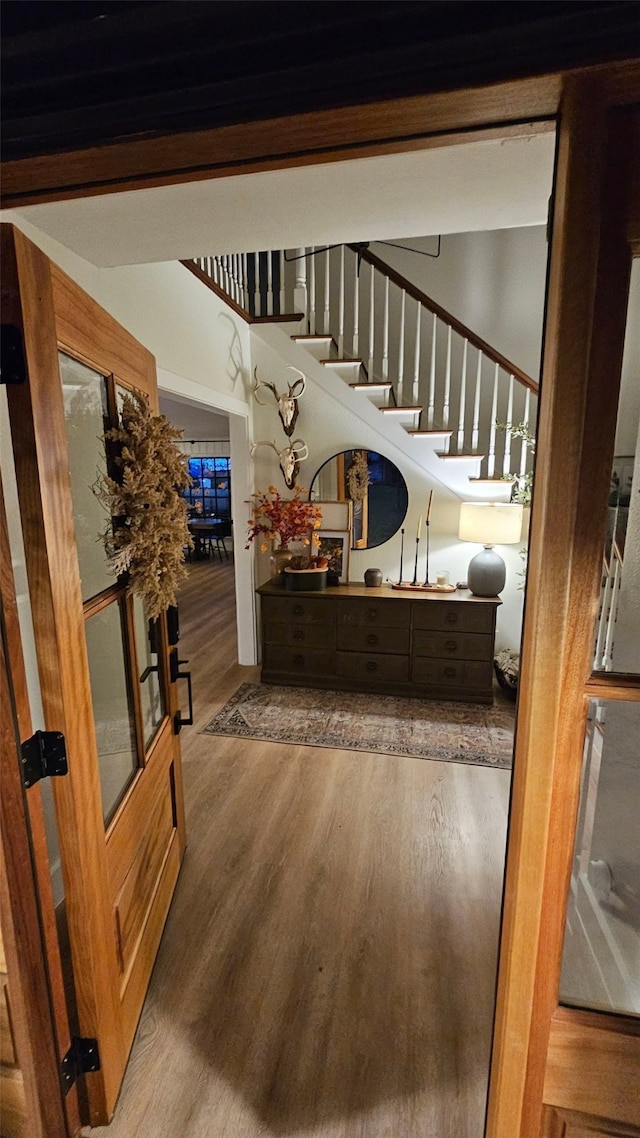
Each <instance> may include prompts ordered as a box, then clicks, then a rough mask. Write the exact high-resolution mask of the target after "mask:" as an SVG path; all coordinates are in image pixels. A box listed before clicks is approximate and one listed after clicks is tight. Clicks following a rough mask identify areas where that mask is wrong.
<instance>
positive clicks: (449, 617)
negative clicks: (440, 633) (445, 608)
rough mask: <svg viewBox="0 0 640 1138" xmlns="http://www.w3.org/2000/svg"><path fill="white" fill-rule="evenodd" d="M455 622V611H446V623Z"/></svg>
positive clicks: (456, 615) (456, 617)
mask: <svg viewBox="0 0 640 1138" xmlns="http://www.w3.org/2000/svg"><path fill="white" fill-rule="evenodd" d="M457 623H458V614H457V612H448V613H447V624H457Z"/></svg>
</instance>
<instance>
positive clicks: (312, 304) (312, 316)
mask: <svg viewBox="0 0 640 1138" xmlns="http://www.w3.org/2000/svg"><path fill="white" fill-rule="evenodd" d="M314 249H315V245H311V246H310V247H309V254H310V256H309V333H310V335H311V336H315V334H316V259H315V257H314V255H313V252H314Z"/></svg>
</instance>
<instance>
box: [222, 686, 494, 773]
mask: <svg viewBox="0 0 640 1138" xmlns="http://www.w3.org/2000/svg"><path fill="white" fill-rule="evenodd" d="M513 722H514V714H513V705H512V704H510V703H506V702H504V703H502V702H501V701H500V702H498V703H497V704H495V705H494V706H487V705H483V704H474V703H453V702H451V703H450V702H447V701H444V700H442V701H441V700H427V699H424V700H422V699H405V698H403V697H402V696H392V695H367V694H363V693H360V692H339V693H338V692H335V691H321V690H319V689H317V688H297V687H280V686H278V685H275V684H242V686H241V687H239V688H238V690H237V691H236V692H235V693H234V695H232V697H231V699H230V700H228V702H227V703H225V705H224V707H223V708H221V710H220V711H219V712H218V713H217V715H214V717H213V719H212V720H211V721H210V722H209V723H207V726H206V727H204V728H203V730H202V732H201V734H203V735H234V736H237V737H238V738H241V739H262V740H266V741H267V742H274V743H296V744H300V745H303V746H305V747H332V748H333V747H335V748H339V749H348V750H353V751H373V752H375V753H377V754H383V755H404V756H407V757H410V758H414V759H440V760H441V761H444V762H448V763H471V764H474V765H476V766H487V767H503V768H508V767H510V766H511V752H512V748H513Z"/></svg>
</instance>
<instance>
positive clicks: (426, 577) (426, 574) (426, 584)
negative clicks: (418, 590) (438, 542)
mask: <svg viewBox="0 0 640 1138" xmlns="http://www.w3.org/2000/svg"><path fill="white" fill-rule="evenodd" d="M429 509H431V503H429ZM429 584H430V581H429V519H428V518H427V565H426V571H425V578H424V587H425V588H427V586H428V585H429Z"/></svg>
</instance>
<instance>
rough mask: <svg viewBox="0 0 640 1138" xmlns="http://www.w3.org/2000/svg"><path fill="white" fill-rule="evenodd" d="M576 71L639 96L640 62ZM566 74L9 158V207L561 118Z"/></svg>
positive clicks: (607, 93)
mask: <svg viewBox="0 0 640 1138" xmlns="http://www.w3.org/2000/svg"><path fill="white" fill-rule="evenodd" d="M572 74H576V75H581V74H598V75H600V76H601V90H602V92H603V98H604V99H605V100H606V101H608V102H610V103H627V102H633V101H634V100H636V99H637V98H638V89H639V85H640V62H639V61H638V60H637V59H629V60H628V61H623V62H621V63H615V64H601V65H597V66H596V67H591V68H586V69H583V70H578V71H576V72H574V73H572ZM562 79H563V77H562V74H561V73H553V74H548V75H541V76H535V77H529V78H526V79H520V80H513V81H509V82H505V83H497V84H492V85H487V86H479V87H470V88H467V89H462V90H456V91H438V92H435V93H432V94H428V95H419V96H412V97H410V98H403V99H395V100H387V101H384V102H378V103H369V104H365V105H363V106H347V107H340V108H336V109H333V110H330V111H312V112H308V113H305V114H301V115H291V116H281V117H278V118H273V119H269V120H264V121H262V122H247V123H239V124H236V125H233V126H226V127H220V128H217V129H213V130H200V131H193V132H190V133H183V134H170V135H164V136H160V137H156V138H144V139H135V140H131V141H128V142H122V143H115V144H113V145H110V146H94V147H89V148H87V149H84V150H76V151H71V152H67V153H64V154H48V155H42V156H39V157H36V158H27V159H21V160H15V161H12V162H6V163H5V164H4V170H3V206H4V207H6V208H11V207H18V206H21V205H31V204H34V203H36V202H45V201H60V200H63V199H68V198H75V197H89V196H92V195H95V194H102V193H115V192H117V191H120V190H132V189H140V188H141V187H143V186H165V185H175V184H177V183H180V182H194V181H199V180H202V179H205V178H214V177H224V176H226V175H228V174H238V173H242V172H244V173H254V172H255V171H257V170H273V169H283V168H286V167H289V166H303V165H308V164H313V163H317V162H335V161H341V160H344V159H346V158H361V157H370V156H371V155H372V154H392V153H399V152H406V151H408V150H417V149H421V148H423V147H424V146H431V145H433V143H434V140H435V142H436V144H437V145H442V136H443V135H445V136H446V135H454V136H455V135H456V134H460V135H461V134H462V133H463V132H468V131H474V130H478V129H481V128H485V127H490V128H495V127H497V126H499V127H501V128H509V127H511V126H513V125H514V124H516V123H523V124H530V123H531V122H532V121H535V120H544V119H552V118H553V117H554V116H555V115H556V114H557V112H558V107H559V103H560V96H561V92H562ZM453 140H454V141H455V139H453Z"/></svg>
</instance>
